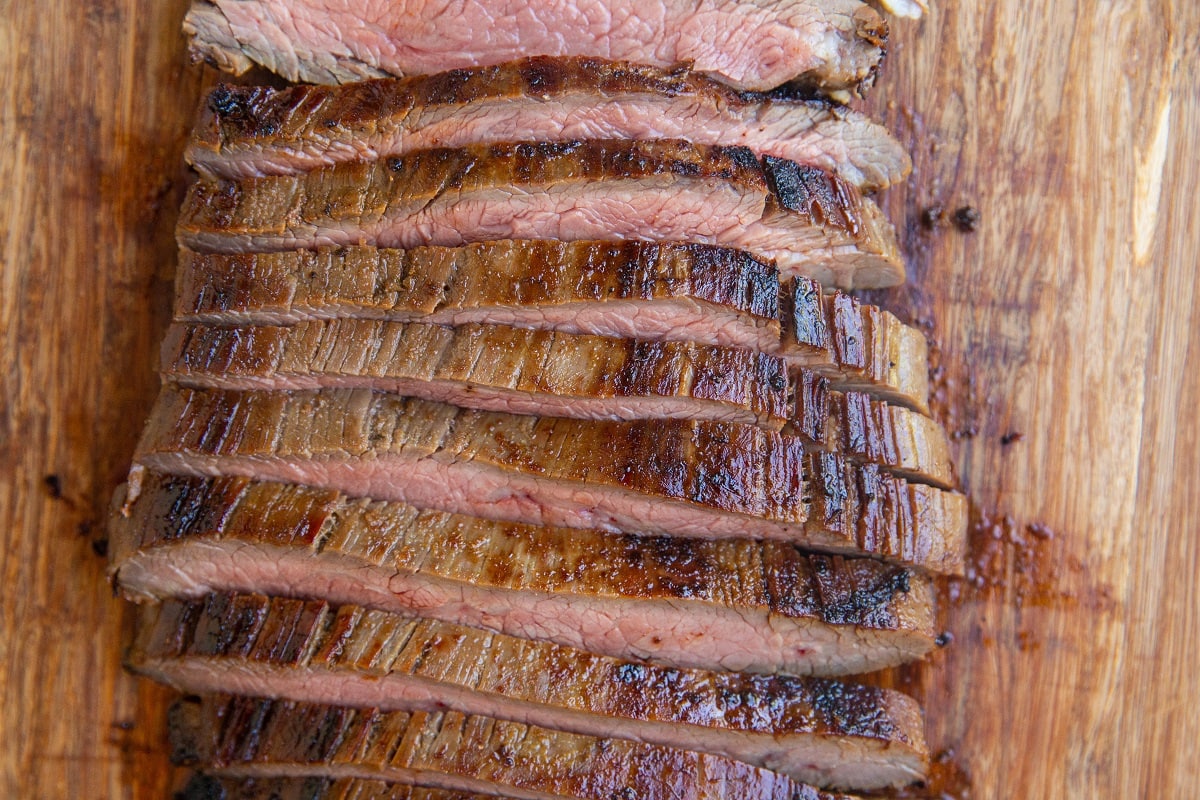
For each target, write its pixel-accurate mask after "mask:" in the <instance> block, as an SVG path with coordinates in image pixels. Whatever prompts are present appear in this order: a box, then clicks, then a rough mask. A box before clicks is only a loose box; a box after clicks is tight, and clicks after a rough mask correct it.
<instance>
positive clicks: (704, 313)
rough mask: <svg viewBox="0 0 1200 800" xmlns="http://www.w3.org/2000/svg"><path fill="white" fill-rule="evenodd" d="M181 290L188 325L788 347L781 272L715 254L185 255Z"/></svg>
mask: <svg viewBox="0 0 1200 800" xmlns="http://www.w3.org/2000/svg"><path fill="white" fill-rule="evenodd" d="M175 286H176V303H175V317H176V319H178V320H182V321H185V322H203V323H207V324H241V325H245V324H268V325H277V324H289V323H294V322H301V321H304V320H311V319H330V318H335V317H346V318H354V319H387V320H393V321H396V322H429V323H433V324H437V325H463V324H466V323H469V322H479V323H499V324H502V325H515V326H517V327H521V328H541V329H547V330H561V331H566V332H567V333H590V334H596V335H600V336H625V337H631V338H637V339H648V340H654V341H676V342H678V341H686V342H697V343H699V344H710V345H718V346H723V347H744V348H748V349H751V350H760V351H762V352H772V351H774V350H776V349H778V347H779V341H780V322H779V276H778V273H777V272H776V271H775V269H774V268H773V267H770V266H768V265H766V264H763V263H761V262H759V261H756V260H755V259H754V258H752V257H751V256H750V255H748V254H746V253H743V252H740V251H737V250H726V249H723V248H719V247H710V246H708V245H679V244H652V243H647V242H559V241H549V240H522V241H514V240H503V241H495V242H480V243H477V244H469V245H465V246H462V247H415V248H413V249H411V250H395V249H378V248H374V247H360V246H351V247H339V248H321V249H319V250H315V251H314V250H292V251H288V252H283V253H248V254H237V255H226V254H214V253H197V252H194V251H192V250H189V249H187V248H183V249H181V251H180V256H179V274H178V278H177V280H176V284H175ZM816 308H817V309H818V310H819V305H818V306H817V307H816Z"/></svg>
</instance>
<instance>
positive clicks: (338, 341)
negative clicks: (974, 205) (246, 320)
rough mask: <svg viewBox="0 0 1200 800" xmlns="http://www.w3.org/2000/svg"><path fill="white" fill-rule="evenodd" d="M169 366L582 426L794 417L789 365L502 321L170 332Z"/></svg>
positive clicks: (204, 381) (180, 377)
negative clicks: (417, 399) (399, 396)
mask: <svg viewBox="0 0 1200 800" xmlns="http://www.w3.org/2000/svg"><path fill="white" fill-rule="evenodd" d="M162 369H163V374H164V376H165V377H166V378H168V379H170V380H174V381H178V382H180V383H182V384H184V385H187V386H212V387H220V388H227V389H275V390H279V389H314V388H337V387H347V388H367V389H377V390H383V391H389V392H399V393H401V394H406V395H411V396H415V397H421V398H424V399H427V400H438V401H441V402H448V403H453V404H454V405H458V406H462V407H466V408H478V409H485V410H494V411H506V412H510V413H516V414H544V415H548V416H555V417H572V418H575V419H614V420H635V419H657V418H670V419H707V420H719V421H725V422H733V423H744V424H750V425H762V426H763V427H766V428H768V429H771V430H779V429H780V428H781V427H782V426H783V423H784V420H785V419H786V418H787V416H788V414H789V410H788V408H787V400H788V391H787V389H788V375H787V368H786V367H785V365H784V363H783V361H782V360H781V359H779V358H776V357H775V356H769V355H765V354H763V353H756V352H753V351H750V350H734V349H731V348H725V347H711V346H708V345H698V344H691V343H687V342H644V341H638V340H634V339H616V338H612V337H604V336H590V335H580V334H572V333H562V332H559V331H543V330H529V329H523V328H512V327H508V326H503V325H477V324H467V325H463V326H460V327H456V328H446V327H442V326H440V325H427V324H423V323H418V322H411V323H403V322H384V321H379V320H354V319H338V320H328V321H326V320H320V321H315V322H302V323H300V324H298V325H295V326H292V327H251V326H242V327H237V328H229V327H209V326H200V325H175V326H173V327H171V328H170V329H169V330H168V331H167V336H166V341H165V342H164V344H163V359H162Z"/></svg>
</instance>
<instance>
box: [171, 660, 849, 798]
mask: <svg viewBox="0 0 1200 800" xmlns="http://www.w3.org/2000/svg"><path fill="white" fill-rule="evenodd" d="M531 677H532V676H531ZM168 725H169V730H170V738H171V746H172V757H173V760H174V761H175V762H176V763H177V764H185V765H188V766H197V767H200V768H202V769H203V770H204V771H205V772H207V773H210V774H213V775H220V776H226V777H268V776H270V777H290V778H296V777H306V776H311V777H327V778H363V779H368V780H383V781H389V782H394V783H406V784H414V785H419V786H427V787H431V788H438V789H450V790H454V791H466V792H476V793H479V794H502V795H504V796H506V797H514V798H522V799H523V800H560V798H578V799H579V800H612V798H614V797H630V798H638V800H657V798H663V800H677V798H680V797H687V798H692V799H694V800H725V799H726V798H733V797H737V798H761V799H762V800H795V798H797V797H806V796H807V797H811V796H812V795H811V794H807V793H808V792H812V793H816V790H814V789H812V787H803V788H802V786H801V785H798V784H796V783H795V782H794V781H793V780H791V779H790V778H788V777H786V776H784V775H780V774H778V773H774V772H770V771H768V770H764V769H761V768H759V767H754V766H750V765H748V764H743V763H741V762H739V761H733V760H730V759H727V758H722V757H720V756H714V755H710V754H707V753H695V752H690V751H685V750H675V749H672V748H666V747H658V746H654V745H647V744H640V743H636V742H628V741H624V740H621V739H610V738H597V737H592V736H582V735H579V734H572V733H563V732H561V731H551V730H546V729H544V728H538V727H535V726H533V725H525V724H522V723H517V722H508V721H503V720H497V719H493V718H490V717H482V716H467V715H463V714H460V713H458V712H455V711H445V712H424V711H417V712H412V713H407V712H402V711H381V710H378V709H356V708H347V707H344V706H324V705H316V704H311V703H297V702H293V701H289V700H267V699H259V698H249V697H227V696H219V695H218V696H210V697H205V698H202V699H199V700H196V701H189V700H188V699H184V700H181V701H179V702H177V703H176V704H175V706H173V707H172V709H171V713H170V716H169V721H168ZM817 796H818V797H821V796H824V797H828V796H827V795H821V794H819V793H818V794H817Z"/></svg>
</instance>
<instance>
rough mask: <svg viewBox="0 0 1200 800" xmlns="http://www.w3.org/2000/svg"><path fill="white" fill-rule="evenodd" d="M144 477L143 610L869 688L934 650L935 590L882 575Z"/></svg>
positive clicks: (120, 510) (333, 497)
mask: <svg viewBox="0 0 1200 800" xmlns="http://www.w3.org/2000/svg"><path fill="white" fill-rule="evenodd" d="M135 477H136V479H137V482H136V483H135V484H133V485H131V486H130V487H129V490H128V492H127V493H126V492H118V493H117V495H116V497H115V498H114V506H113V513H112V516H111V529H110V537H111V546H110V554H111V555H110V574H112V575H113V577H114V581H115V583H117V584H118V585H119V587H120V588H121V589H122V590H123V591H124V592H125V593H126V595H127V596H131V597H133V598H134V599H161V598H163V597H168V596H176V597H190V598H197V597H201V596H203V595H204V594H206V593H208V592H211V591H240V592H254V591H264V592H269V593H272V594H279V595H290V596H309V597H319V598H321V599H325V600H329V601H331V602H334V603H340V604H349V605H364V606H368V607H371V608H375V609H378V610H383V611H390V612H394V613H399V614H405V615H420V616H423V617H428V618H432V619H439V620H442V621H444V622H449V623H455V624H466V625H471V626H474V627H478V628H484V629H489V630H494V631H496V632H499V633H504V634H507V635H511V636H517V637H524V638H534V639H541V640H546V641H552V642H556V643H558V644H561V645H565V646H569V647H576V648H579V649H583V650H587V651H590V652H595V653H599V654H604V655H608V656H612V657H615V658H623V659H633V660H641V661H649V662H653V663H657V664H661V665H663V666H668V667H682V668H698V669H706V670H718V671H720V670H738V671H741V670H744V671H750V672H755V673H774V672H785V673H794V674H825V675H837V674H847V673H854V672H865V671H869V670H873V669H880V668H883V667H885V666H893V665H896V664H899V663H902V662H904V661H908V660H912V659H916V658H919V657H921V656H923V655H924V654H926V653H927V652H929V651H930V650H931V649H932V647H933V638H934V634H935V631H934V629H933V602H934V600H933V586H932V582H931V581H930V580H929V579H928V578H927V577H924V576H922V575H921V574H919V573H914V572H912V571H909V570H905V569H902V568H899V567H895V566H890V565H887V564H884V563H882V562H879V561H875V560H873V559H844V558H840V557H836V556H821V555H805V554H803V553H801V552H799V551H797V550H796V548H794V547H792V546H790V545H786V544H782V543H773V542H753V541H749V540H723V541H702V540H693V539H678V538H670V537H636V536H628V535H622V534H612V533H605V532H601V531H594V530H591V531H589V530H576V529H563V528H544V527H538V526H534V525H521V524H516V523H505V522H495V521H490V520H484V519H479V518H476V517H464V516H460V515H455V514H447V513H443V512H437V511H428V510H419V509H417V508H415V507H412V506H407V505H404V504H400V503H386V502H379V501H370V500H365V499H359V500H353V499H350V498H347V497H345V496H343V495H340V494H338V493H337V492H333V491H329V490H322V489H317V488H312V487H306V486H299V485H289V484H279V483H269V482H259V481H251V480H247V479H245V478H200V477H188V476H180V475H168V474H162V473H157V472H151V471H141V472H138V473H136V475H135ZM614 622H615V624H614Z"/></svg>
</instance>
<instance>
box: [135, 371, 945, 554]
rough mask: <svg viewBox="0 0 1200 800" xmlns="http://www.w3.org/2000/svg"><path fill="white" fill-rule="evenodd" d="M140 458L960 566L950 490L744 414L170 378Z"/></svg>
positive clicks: (454, 504) (520, 517)
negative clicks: (431, 398)
mask: <svg viewBox="0 0 1200 800" xmlns="http://www.w3.org/2000/svg"><path fill="white" fill-rule="evenodd" d="M137 459H138V462H139V463H141V464H144V465H146V466H149V467H153V468H160V469H167V470H172V471H187V472H191V473H193V474H227V475H244V476H247V477H255V478H262V479H266V480H284V481H295V482H298V483H306V484H311V485H318V486H324V487H327V488H332V489H338V490H340V491H346V492H349V493H354V494H361V495H366V496H370V497H375V498H378V499H381V500H400V501H405V502H412V503H415V504H417V505H419V506H422V507H425V508H437V509H440V510H444V511H453V512H458V513H468V514H477V515H480V516H486V517H491V518H498V519H510V520H514V521H520V522H529V523H534V524H550V525H563V526H566V527H583V528H591V527H599V528H602V529H605V530H612V531H624V532H631V533H650V534H658V533H665V534H671V535H679V536H693V537H702V538H720V537H753V538H765V539H778V540H783V541H790V542H794V543H798V544H804V545H806V546H809V547H813V548H816V549H819V550H822V551H825V552H835V553H849V554H864V553H866V554H871V555H875V556H878V557H881V558H886V559H889V560H892V561H895V562H897V563H901V564H911V565H915V566H918V567H921V568H924V569H929V570H934V571H938V572H945V573H950V574H957V573H958V572H960V571H961V569H962V565H963V548H964V541H965V529H966V502H965V498H963V496H962V495H959V494H956V493H953V492H946V491H943V490H940V489H936V488H934V487H930V486H925V485H921V484H910V483H908V482H906V481H904V480H903V479H900V478H894V477H891V476H887V475H884V474H881V473H880V472H879V471H878V469H876V468H875V467H872V466H865V467H864V466H853V465H851V464H850V463H848V462H847V461H845V460H844V459H842V458H840V457H839V456H836V455H832V454H825V453H817V454H814V453H811V452H807V450H806V448H805V447H804V445H803V443H802V441H801V440H800V438H799V437H788V436H779V435H776V434H772V433H771V432H769V431H766V430H763V429H761V428H757V427H753V426H748V425H729V424H724V423H717V422H700V421H695V420H655V421H651V422H641V421H639V422H594V421H590V420H587V421H585V420H571V419H561V418H552V417H528V416H516V415H511V414H503V413H499V412H480V411H470V410H463V409H459V408H456V407H454V406H448V405H443V404H440V403H432V402H428V401H422V400H416V399H413V398H406V397H399V396H396V395H389V394H382V393H373V392H370V391H367V390H342V389H338V390H317V391H305V392H289V393H282V392H231V391H224V390H215V389H213V390H210V389H186V388H176V387H171V386H167V387H164V389H163V392H162V394H161V395H160V398H159V402H158V405H157V407H156V409H155V411H154V413H153V415H152V417H151V419H150V421H149V422H148V423H147V426H146V429H145V432H144V434H143V439H142V443H141V445H140V447H139V454H138V456H137Z"/></svg>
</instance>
